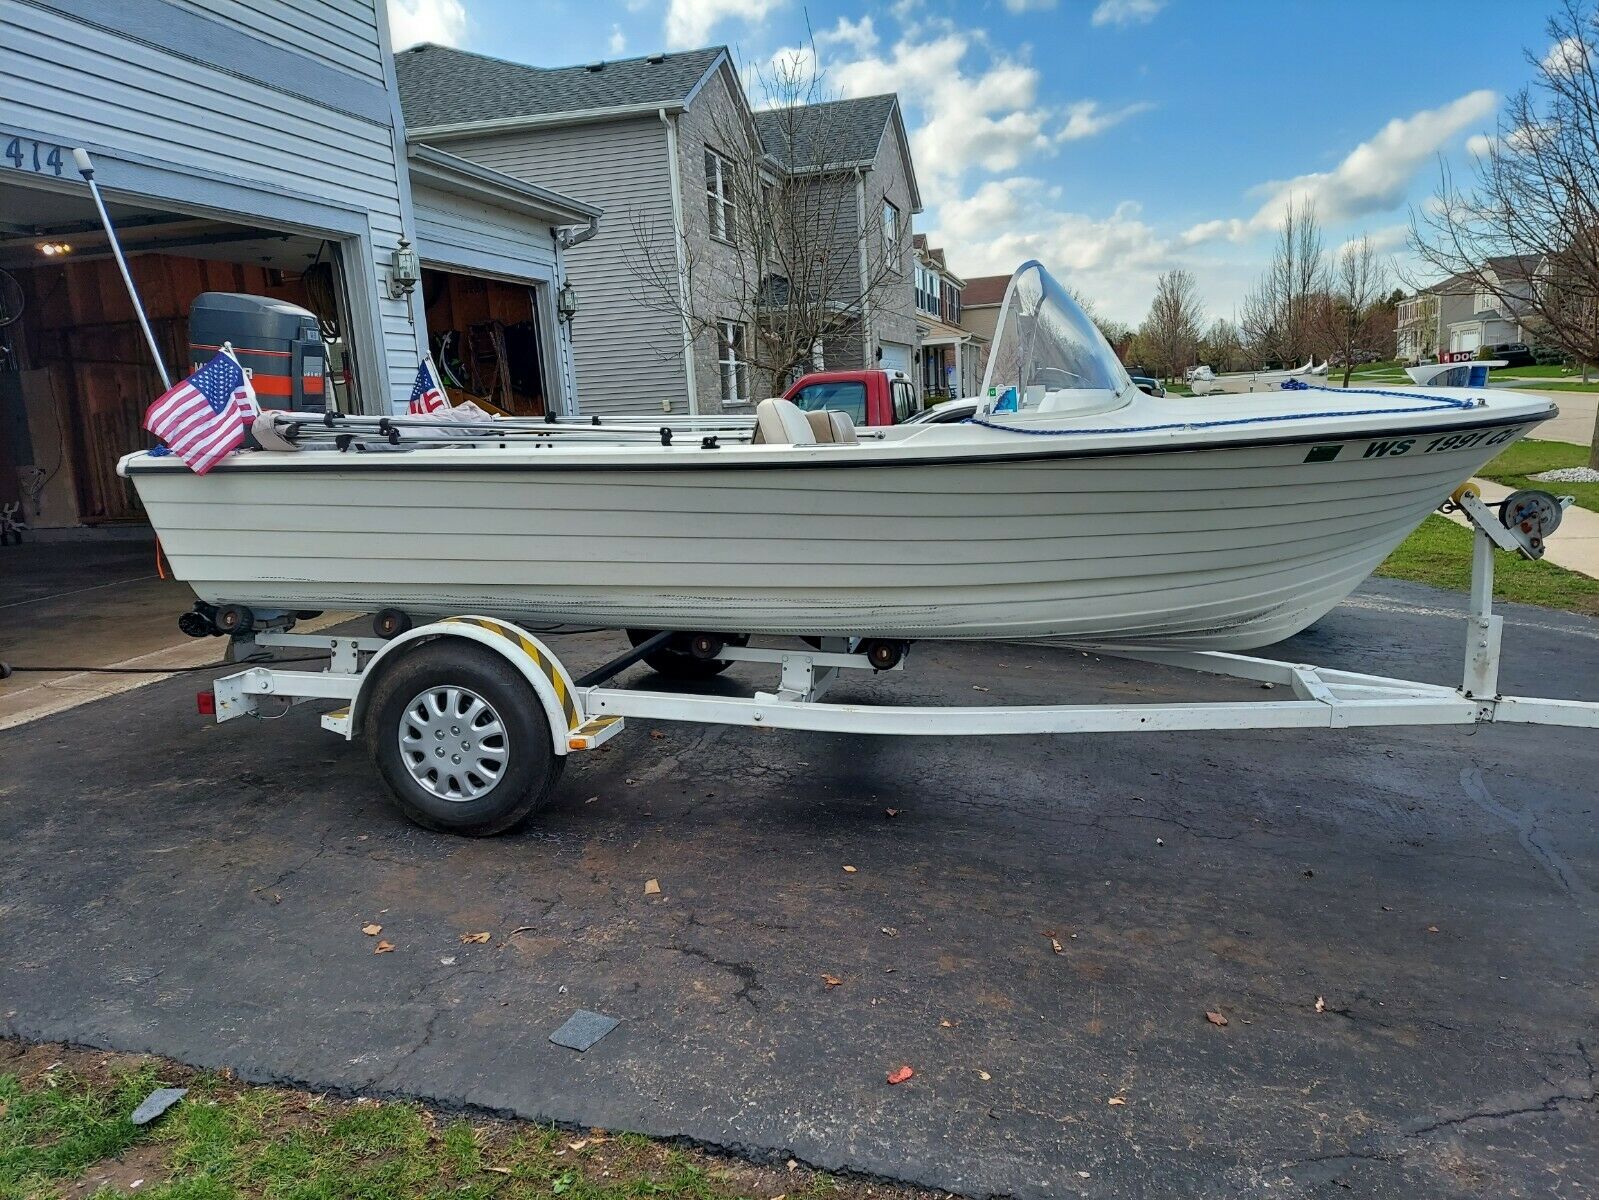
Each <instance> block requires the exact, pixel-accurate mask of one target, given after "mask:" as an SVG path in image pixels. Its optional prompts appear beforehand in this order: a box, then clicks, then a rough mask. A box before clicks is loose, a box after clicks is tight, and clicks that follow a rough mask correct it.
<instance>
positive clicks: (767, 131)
mask: <svg viewBox="0 0 1599 1200" xmlns="http://www.w3.org/2000/svg"><path fill="white" fill-rule="evenodd" d="M898 103H899V98H898V97H897V96H893V95H887V96H862V97H861V98H860V99H858V100H829V101H826V102H824V103H822V104H804V105H796V106H794V107H792V108H766V109H762V110H761V111H760V112H758V113H756V114H755V129H756V132H758V133H759V134H760V137H761V145H763V146H764V147H765V148H766V152H767V153H768V154H770V155H771V156H772V157H773V158H775V159H777V161H778V162H780V163H782V164H783V165H784V166H785V167H787V168H788V169H789V170H791V171H795V170H797V171H804V170H806V169H807V168H809V169H817V168H824V167H840V166H853V165H854V164H856V163H869V162H871V161H872V159H874V158H876V157H877V147H878V144H879V143H880V142H881V141H882V140H883V130H884V129H885V128H887V126H888V122H889V119H890V118H891V117H892V116H893V115H894V107H895V106H896V105H897V104H898Z"/></svg>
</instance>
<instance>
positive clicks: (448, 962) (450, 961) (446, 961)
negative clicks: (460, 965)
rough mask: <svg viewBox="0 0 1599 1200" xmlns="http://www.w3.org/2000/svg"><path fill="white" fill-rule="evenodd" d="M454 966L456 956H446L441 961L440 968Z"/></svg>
mask: <svg viewBox="0 0 1599 1200" xmlns="http://www.w3.org/2000/svg"><path fill="white" fill-rule="evenodd" d="M454 965H455V955H453V954H446V955H445V956H444V957H443V958H441V959H439V966H441V967H453V966H454Z"/></svg>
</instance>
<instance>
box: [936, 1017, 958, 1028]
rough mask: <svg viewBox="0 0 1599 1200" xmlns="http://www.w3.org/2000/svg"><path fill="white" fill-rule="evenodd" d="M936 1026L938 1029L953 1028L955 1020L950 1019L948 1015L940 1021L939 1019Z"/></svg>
mask: <svg viewBox="0 0 1599 1200" xmlns="http://www.w3.org/2000/svg"><path fill="white" fill-rule="evenodd" d="M938 1027H939V1028H940V1029H954V1028H955V1022H954V1021H951V1020H950V1019H949V1018H948V1017H945V1018H944V1019H943V1020H942V1021H940V1022H939V1023H938Z"/></svg>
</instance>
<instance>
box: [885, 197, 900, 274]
mask: <svg viewBox="0 0 1599 1200" xmlns="http://www.w3.org/2000/svg"><path fill="white" fill-rule="evenodd" d="M883 260H884V262H886V263H887V264H888V266H889V269H890V270H897V269H898V267H899V209H897V208H895V207H894V205H893V204H891V203H889V202H888V201H887V200H884V201H883Z"/></svg>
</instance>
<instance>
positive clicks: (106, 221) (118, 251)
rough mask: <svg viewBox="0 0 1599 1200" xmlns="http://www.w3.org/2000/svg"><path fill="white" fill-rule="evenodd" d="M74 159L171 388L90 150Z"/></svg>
mask: <svg viewBox="0 0 1599 1200" xmlns="http://www.w3.org/2000/svg"><path fill="white" fill-rule="evenodd" d="M72 161H73V162H75V163H77V164H78V174H80V175H82V176H83V178H84V180H85V181H86V182H87V183H88V185H89V194H90V195H91V196H93V197H94V206H95V207H96V208H97V209H99V210H100V223H101V224H102V225H104V226H105V231H106V236H107V237H108V238H110V239H111V253H112V254H113V255H115V256H116V260H117V266H118V267H120V268H121V270H122V282H123V283H124V284H126V285H127V288H128V298H129V299H130V300H132V301H133V313H134V315H135V316H136V317H138V318H139V328H140V329H142V330H144V340H145V341H146V342H148V343H149V345H150V356H151V357H152V358H154V359H155V369H156V372H157V373H158V374H159V375H160V376H161V386H162V387H163V388H170V387H171V386H172V377H171V376H170V375H168V374H167V365H166V363H164V362H162V361H161V350H160V348H159V347H158V346H157V345H156V344H155V334H153V333H151V332H150V322H149V320H148V319H147V318H146V317H145V315H144V305H143V303H141V302H140V300H139V289H138V288H136V287H134V286H133V276H132V275H130V274H128V260H127V259H125V258H123V257H122V245H121V243H119V242H118V241H117V231H116V229H115V228H114V227H113V226H112V224H111V214H110V213H108V212H106V210H105V201H104V200H102V199H101V198H100V185H99V184H97V183H96V182H95V181H94V163H92V162H91V161H89V152H88V151H87V150H85V149H83V147H81V146H80V147H78V148H77V149H76V150H74V151H73V152H72Z"/></svg>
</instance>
